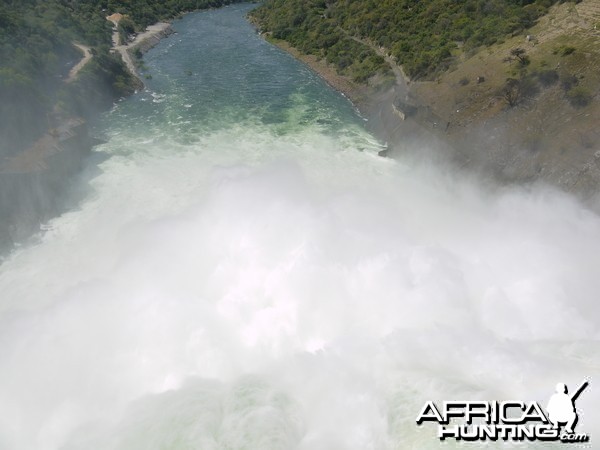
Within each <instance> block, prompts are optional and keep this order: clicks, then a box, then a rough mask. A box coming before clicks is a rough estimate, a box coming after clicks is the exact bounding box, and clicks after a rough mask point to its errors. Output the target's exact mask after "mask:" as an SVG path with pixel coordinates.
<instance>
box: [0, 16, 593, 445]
mask: <svg viewBox="0 0 600 450" xmlns="http://www.w3.org/2000/svg"><path fill="white" fill-rule="evenodd" d="M249 8H251V7H250V6H247V5H241V6H235V7H227V8H224V9H221V10H214V11H208V12H201V13H194V14H189V15H187V16H186V17H185V18H183V19H182V20H180V21H176V22H175V23H174V28H175V29H176V31H177V32H178V34H176V35H174V36H171V37H170V38H168V39H165V40H163V41H162V42H161V43H160V44H159V45H158V46H157V47H155V48H154V49H153V50H151V51H150V52H149V53H148V54H147V55H146V56H145V58H144V59H145V63H146V65H147V66H148V71H149V73H151V74H152V80H149V81H148V82H147V89H146V90H145V91H143V92H141V93H139V94H136V95H134V96H133V97H131V98H128V99H126V100H124V101H122V102H120V103H119V104H118V105H117V106H115V108H114V109H113V110H112V111H111V112H110V113H107V114H106V116H105V117H104V118H103V120H102V121H101V123H99V124H97V127H98V132H99V133H101V134H103V135H104V136H106V138H107V140H108V142H107V143H106V144H103V145H101V146H99V147H97V148H96V149H95V152H97V153H98V155H99V156H102V157H107V159H105V160H104V161H103V162H102V163H101V164H100V166H99V169H98V173H97V174H96V175H95V176H94V177H93V179H92V180H91V182H90V184H91V189H90V192H89V194H87V197H86V198H85V199H84V201H83V202H82V204H81V206H80V208H79V209H77V210H73V211H70V212H68V213H66V214H64V215H62V216H61V217H58V218H56V219H54V220H52V221H51V222H49V223H48V224H47V225H48V228H49V230H48V231H46V232H45V233H44V234H43V235H41V236H40V238H39V240H38V242H36V243H34V244H31V245H28V246H24V247H22V248H21V249H19V250H18V251H16V252H15V253H13V254H12V255H11V256H10V257H9V258H8V259H7V260H6V261H5V262H4V263H3V264H2V265H0V449H35V450H40V449H69V450H71V449H127V450H137V449H140V450H147V449H293V448H298V449H322V450H332V449H357V450H358V449H405V448H416V449H422V448H433V447H436V446H437V445H439V441H438V440H437V438H436V435H435V433H436V430H435V427H430V426H422V427H417V426H416V425H415V418H416V416H417V414H418V413H419V411H420V409H421V408H422V406H423V403H424V402H425V401H426V400H435V401H439V402H442V401H444V400H464V399H471V400H493V399H496V400H511V399H513V400H515V399H516V400H522V401H531V400H536V401H539V402H540V403H541V404H543V405H546V403H547V401H548V399H549V398H550V395H551V394H552V393H553V390H554V386H555V384H556V383H557V382H565V383H567V385H569V386H570V387H572V388H573V389H574V388H576V386H577V385H579V384H580V383H581V382H582V381H583V379H584V378H591V384H590V387H588V389H587V390H586V391H585V392H584V393H583V394H582V395H581V397H580V399H579V400H578V402H577V407H578V410H579V412H580V422H579V425H578V431H581V432H588V433H590V434H591V443H592V444H593V442H594V440H595V438H596V439H600V436H599V437H596V436H595V435H594V432H595V431H596V430H599V429H600V410H599V409H598V406H597V405H598V404H599V403H600V394H598V392H600V391H599V390H598V388H597V387H596V386H595V381H596V380H595V379H594V376H595V375H597V374H598V371H599V367H600V346H599V345H598V339H599V337H600V336H599V334H600V333H599V327H598V324H599V323H600V320H599V319H600V317H599V316H600V307H599V306H598V292H600V276H599V275H600V273H599V270H600V239H599V237H600V220H599V218H598V216H597V215H595V214H593V213H591V212H588V211H587V210H586V209H585V208H584V207H583V206H582V205H580V204H579V203H577V202H576V201H575V200H574V199H572V198H571V197H569V196H567V195H565V194H561V193H558V192H555V191H551V190H549V189H547V188H543V187H538V188H532V189H527V190H525V189H520V188H504V189H498V190H496V191H494V192H491V191H489V190H487V188H484V187H483V186H482V185H480V183H478V182H477V181H476V180H467V179H464V177H459V176H454V175H452V174H451V173H450V172H448V171H446V170H443V169H440V168H435V167H432V166H430V165H427V164H424V163H418V164H417V163H414V162H411V161H410V160H408V159H406V160H390V159H384V158H379V157H377V156H376V155H377V152H378V151H379V150H380V149H381V145H380V144H379V143H378V142H377V140H376V139H375V138H374V137H373V136H371V135H369V134H368V133H367V132H366V131H365V129H364V127H363V126H364V121H363V120H362V119H361V118H360V117H359V116H358V115H357V114H356V112H355V110H354V109H353V107H352V105H351V104H350V103H349V102H348V101H347V100H346V99H345V98H343V97H342V96H340V95H339V94H338V93H336V92H334V91H332V90H331V89H330V88H329V87H328V86H327V85H326V84H324V82H323V81H322V80H321V79H320V78H318V77H317V76H316V75H314V74H313V73H312V72H310V71H309V70H308V69H306V68H305V67H304V66H303V65H301V64H300V63H298V62H297V61H295V60H294V59H293V58H291V57H290V56H289V55H287V54H285V53H283V52H282V51H280V50H279V49H277V48H275V47H273V46H271V45H270V44H268V43H266V42H265V41H263V40H262V39H261V38H260V37H259V36H257V35H256V34H255V32H254V30H253V29H252V27H251V26H250V25H249V24H248V23H247V22H246V21H245V19H244V15H245V13H246V12H247V11H248V10H249ZM446 445H447V446H450V447H451V446H452V445H453V444H452V443H447V444H446ZM473 445H475V444H473ZM498 445H499V444H498ZM527 445H528V446H531V445H532V444H531V443H529V444H527ZM540 447H544V448H545V447H547V444H543V445H542V446H540Z"/></svg>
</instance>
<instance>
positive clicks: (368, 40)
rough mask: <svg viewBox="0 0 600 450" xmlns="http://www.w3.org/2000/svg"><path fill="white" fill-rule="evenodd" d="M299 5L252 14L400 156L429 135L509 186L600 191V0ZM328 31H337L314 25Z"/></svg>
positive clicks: (446, 151)
mask: <svg viewBox="0 0 600 450" xmlns="http://www.w3.org/2000/svg"><path fill="white" fill-rule="evenodd" d="M296 3H298V2H296V1H294V0H293V1H290V2H284V3H282V2H278V1H277V0H268V1H267V2H265V6H263V8H261V9H258V10H257V12H256V13H254V15H253V20H255V21H256V22H257V24H258V27H259V30H260V31H261V32H263V33H265V35H266V36H267V37H268V38H269V39H271V40H272V41H273V42H275V43H277V44H279V45H281V46H283V47H286V46H288V45H289V44H290V43H291V44H292V45H293V46H294V47H295V48H296V50H297V51H300V53H303V54H304V55H300V57H301V58H302V59H303V60H305V61H306V62H307V63H309V64H310V65H311V66H312V67H313V68H314V69H315V70H317V71H318V72H320V73H321V74H322V75H323V76H324V77H325V78H326V79H327V80H328V81H329V82H330V83H331V84H333V85H334V86H335V87H338V88H340V87H341V88H342V90H343V91H344V92H345V93H346V94H348V95H349V96H350V97H351V98H352V99H353V100H354V101H355V102H356V103H357V104H358V106H359V107H360V108H361V109H362V111H363V112H364V113H366V114H368V115H369V116H370V118H371V119H372V120H371V121H370V124H371V127H372V128H373V131H375V132H377V133H379V135H380V137H381V138H382V139H384V140H386V141H388V142H389V143H390V144H391V146H390V147H391V152H390V153H391V154H393V153H394V152H404V151H407V150H414V149H415V148H423V147H424V146H423V145H413V144H414V143H415V142H414V140H415V139H417V140H418V144H423V140H424V137H425V139H426V140H427V147H436V148H437V153H438V155H439V154H443V156H444V157H448V158H449V159H453V160H455V161H456V162H457V163H458V164H459V165H460V166H461V167H467V168H469V169H472V170H479V169H484V170H485V172H486V173H488V174H493V175H494V176H495V178H497V179H499V180H501V181H504V182H507V181H508V182H510V181H517V182H523V181H532V180H538V179H541V180H544V181H547V182H550V183H552V184H555V185H558V186H560V187H561V188H562V189H564V190H567V191H573V192H577V193H580V194H582V195H583V196H585V197H590V196H593V195H595V194H596V193H598V192H599V190H600V170H599V168H600V166H599V165H600V132H599V131H598V123H599V119H600V98H599V95H598V94H599V92H600V71H598V67H600V39H599V37H600V1H599V0H583V1H580V2H551V1H523V2H516V1H509V0H503V1H500V0H497V1H492V2H486V4H485V5H483V3H481V2H471V1H465V2H445V1H443V0H440V1H435V2H427V5H425V2H418V3H416V4H414V5H412V3H414V2H408V1H400V2H392V3H393V5H392V4H388V3H389V2H387V3H386V2H381V3H376V4H375V3H373V2H367V1H363V0H357V1H354V2H342V1H337V0H336V1H327V2H325V1H312V2H301V3H302V5H296ZM386 5H387V7H386ZM411 5H412V6H411ZM294 8H295V9H294ZM296 9H297V11H296ZM301 10H302V11H304V12H305V16H304V17H305V18H304V19H303V20H300V19H299V18H298V17H300V16H299V15H298V14H299V12H300V11H301ZM350 12H352V14H351V13H350ZM297 13H298V14H297ZM313 13H315V14H313ZM311 14H312V15H311ZM362 19H365V20H362ZM307 22H310V24H311V26H312V28H311V27H309V26H307V25H306V23H307ZM313 22H314V23H313ZM399 23H403V24H405V25H406V26H404V27H400V26H396V25H397V24H399ZM315 24H316V25H315ZM313 25H314V26H313ZM442 25H444V26H442ZM315 26H316V28H315ZM321 29H323V30H325V31H326V35H325V36H328V35H329V34H331V33H333V32H332V31H331V30H334V31H335V34H334V37H332V39H330V40H327V39H325V37H324V36H323V35H322V34H319V33H318V32H316V31H315V32H311V30H321ZM328 30H329V31H328ZM311 33H312V34H311ZM327 33H329V34H327ZM282 41H286V43H285V44H282ZM349 41H351V42H352V43H353V44H352V45H350V46H347V45H346V43H347V42H349ZM442 50H443V52H442V53H443V54H442V53H440V52H441V51H442ZM369 55H370V56H369ZM376 56H377V57H380V59H379V60H376V59H375V57H376ZM361 58H363V59H362V60H361ZM340 61H342V63H343V64H342V65H341V66H340ZM356 61H359V62H360V61H366V62H369V61H370V62H371V63H374V62H375V63H377V64H370V65H368V64H367V65H365V63H361V64H357V62H356ZM366 68H369V69H370V70H371V73H370V74H369V75H368V76H365V70H366ZM390 69H391V70H390ZM332 71H335V72H337V76H332V75H331V72H332ZM404 73H407V74H408V77H406V76H404ZM340 77H341V78H345V82H343V83H342V82H340V80H339V78H340ZM390 78H392V79H393V81H392V83H393V86H391V87H390V86H389V84H390V83H389V79H390ZM352 84H354V86H355V87H354V89H352V88H348V85H352ZM363 85H364V86H367V85H368V86H371V89H370V90H369V89H367V95H365V87H363ZM427 137H429V138H430V139H427Z"/></svg>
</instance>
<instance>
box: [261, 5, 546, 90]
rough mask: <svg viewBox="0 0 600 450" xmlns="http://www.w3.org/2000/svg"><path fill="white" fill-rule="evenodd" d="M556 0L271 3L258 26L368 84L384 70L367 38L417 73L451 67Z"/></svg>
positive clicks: (429, 73) (517, 28) (526, 22)
mask: <svg viewBox="0 0 600 450" xmlns="http://www.w3.org/2000/svg"><path fill="white" fill-rule="evenodd" d="M553 3H556V2H555V1H553V0H487V1H479V0H429V1H426V2H425V1H418V0H266V1H265V2H264V4H263V5H262V6H261V7H260V8H258V9H256V10H255V11H253V12H252V17H253V18H254V20H255V21H256V22H257V23H258V25H259V27H260V28H261V29H262V30H263V31H266V32H269V33H271V35H272V36H273V37H274V38H276V39H283V40H286V41H288V42H289V43H290V44H291V45H293V46H294V47H296V48H298V49H299V50H301V51H302V52H304V53H308V54H314V55H317V56H319V57H322V58H325V59H326V60H327V61H328V62H330V63H333V64H335V65H336V66H337V68H338V70H339V72H340V73H345V74H348V75H351V76H353V77H354V78H355V79H357V80H359V81H362V80H365V79H367V78H368V77H370V76H372V75H374V74H375V73H377V72H378V71H381V70H385V63H384V61H383V59H382V58H377V56H376V54H375V52H374V51H373V50H371V49H370V48H369V47H368V46H366V45H363V44H360V43H359V42H357V39H356V38H359V39H360V40H368V41H369V42H371V43H373V44H375V45H377V46H379V47H383V48H385V49H386V51H387V52H389V54H391V56H393V57H394V58H395V59H396V61H397V62H398V63H399V64H401V65H402V66H403V68H404V70H405V72H406V73H407V74H408V75H409V76H410V77H412V78H421V77H428V76H432V75H434V74H435V73H436V72H438V71H443V70H445V69H447V68H448V66H449V64H450V63H451V61H452V58H453V55H454V54H455V53H456V51H457V49H462V51H469V50H472V49H475V48H477V47H479V46H483V45H492V44H494V43H496V42H498V41H499V40H502V39H503V38H504V37H506V36H507V35H510V34H514V33H518V32H520V31H522V30H524V29H526V28H529V27H530V26H532V25H533V24H534V23H535V21H536V19H537V18H538V17H540V16H541V15H543V14H544V13H545V12H547V10H548V8H549V7H550V6H551V5H552V4H553Z"/></svg>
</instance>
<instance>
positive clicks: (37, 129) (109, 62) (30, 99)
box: [0, 0, 235, 159]
mask: <svg viewBox="0 0 600 450" xmlns="http://www.w3.org/2000/svg"><path fill="white" fill-rule="evenodd" d="M233 2H235V0H166V1H162V0H2V1H0V159H1V158H2V157H3V156H6V155H9V154H11V153H14V152H15V151H18V150H19V149H20V148H23V147H25V146H27V145H28V144H30V143H31V142H32V141H33V140H35V138H36V137H37V136H38V135H39V134H40V133H41V132H42V131H43V130H44V129H46V128H47V127H48V126H51V124H50V122H51V120H50V116H56V113H57V110H59V111H58V112H60V113H65V114H86V113H89V112H90V111H92V110H93V109H94V108H95V109H100V108H102V107H103V106H104V104H105V103H107V102H111V101H112V99H114V98H117V97H120V96H123V95H126V94H127V93H129V92H131V91H132V90H133V89H134V87H135V86H136V83H137V80H135V79H134V78H133V77H132V76H131V75H130V74H129V73H128V72H127V70H126V69H125V66H124V64H123V62H122V61H121V59H120V57H119V56H117V55H113V54H111V53H110V46H111V45H112V39H111V34H112V24H111V23H110V22H108V21H107V20H106V16H108V15H110V14H113V13H116V12H118V13H122V14H127V15H128V20H127V23H128V24H129V26H130V27H133V28H134V29H136V30H142V29H144V28H145V27H146V26H147V25H149V24H150V23H153V22H156V21H158V20H160V19H167V18H171V17H174V16H175V15H177V14H179V13H181V12H183V11H191V10H195V9H201V8H207V7H216V6H222V5H225V4H229V3H233ZM129 31H131V30H129ZM73 42H79V43H81V44H85V45H88V46H90V47H92V48H93V50H92V51H93V54H94V57H93V58H92V61H91V62H90V63H89V64H88V65H87V66H86V68H85V69H84V70H83V71H82V72H81V75H80V77H79V79H78V80H77V81H76V82H75V83H70V84H66V83H65V82H64V80H65V78H66V75H67V74H68V72H69V69H70V67H71V66H72V65H73V64H75V63H76V62H77V61H78V59H79V58H81V54H80V52H79V51H78V50H77V49H76V48H75V47H74V46H73Z"/></svg>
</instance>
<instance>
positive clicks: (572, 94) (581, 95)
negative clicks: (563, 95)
mask: <svg viewBox="0 0 600 450" xmlns="http://www.w3.org/2000/svg"><path fill="white" fill-rule="evenodd" d="M567 99H568V100H569V103H571V105H573V106H574V107H575V108H583V107H584V106H587V105H589V103H590V102H591V101H592V94H591V93H590V91H588V90H587V89H585V88H583V87H581V86H577V87H574V88H572V89H571V90H569V91H568V92H567Z"/></svg>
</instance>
